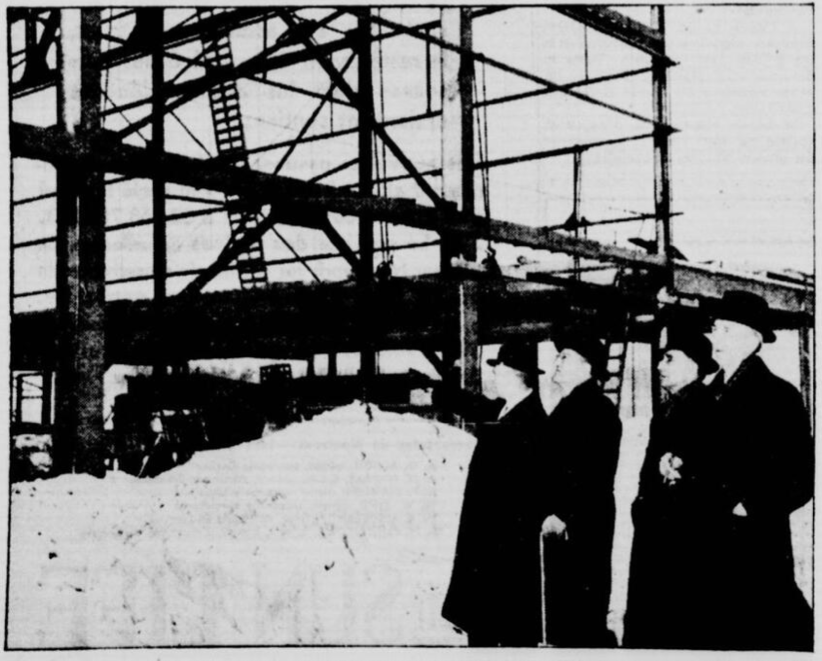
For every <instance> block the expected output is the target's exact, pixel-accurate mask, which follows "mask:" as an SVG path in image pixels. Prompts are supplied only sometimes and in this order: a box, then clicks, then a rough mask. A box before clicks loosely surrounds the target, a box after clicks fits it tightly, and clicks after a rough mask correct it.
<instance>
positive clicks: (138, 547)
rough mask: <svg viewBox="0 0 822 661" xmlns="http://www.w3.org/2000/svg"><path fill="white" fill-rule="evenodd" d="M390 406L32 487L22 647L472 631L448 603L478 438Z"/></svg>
mask: <svg viewBox="0 0 822 661" xmlns="http://www.w3.org/2000/svg"><path fill="white" fill-rule="evenodd" d="M372 412H373V420H370V419H369V415H368V411H367V410H366V409H365V407H364V406H363V405H361V404H358V403H355V404H352V405H350V406H347V407H343V408H340V409H337V410H334V411H331V412H328V413H326V414H323V415H321V416H319V417H317V418H315V419H314V420H312V421H310V422H306V423H302V424H299V425H293V426H291V427H289V428H287V429H285V430H282V431H279V432H276V433H273V434H271V435H269V436H266V437H264V438H262V439H260V440H258V441H253V442H250V443H246V444H243V445H240V446H236V447H233V448H229V449H225V450H215V451H211V452H202V453H199V454H197V455H196V456H195V457H194V458H193V459H192V460H191V461H190V462H189V463H188V464H186V465H184V466H181V467H179V468H176V469H174V470H172V471H170V472H168V473H165V474H163V475H161V476H159V477H157V478H154V479H148V480H145V479H144V480H138V479H136V478H133V477H131V476H128V475H126V474H122V473H109V475H108V476H107V477H106V478H105V479H102V480H100V479H96V478H93V477H90V476H86V475H64V476H61V477H59V478H55V479H52V480H46V481H42V480H38V481H35V482H29V483H21V484H16V485H14V486H13V488H12V491H13V493H12V509H11V547H10V574H9V575H10V579H9V621H8V626H9V630H8V644H9V647H11V648H52V647H61V648H74V647H77V648H83V647H102V646H144V645H158V646H180V645H284V644H298V645H300V644H302V645H326V644H332V645H333V644H338V645H385V644H388V645H455V644H456V645H459V644H463V643H464V640H465V639H464V637H463V636H461V635H460V634H458V633H456V632H455V631H454V629H453V628H452V627H451V626H450V625H449V624H448V623H447V622H446V621H445V620H443V619H442V618H441V617H440V608H441V605H442V600H443V598H444V594H445V590H446V589H447V586H448V581H449V578H450V572H451V564H452V560H453V553H454V547H455V542H456V534H457V527H458V523H459V512H460V507H461V501H462V493H463V489H464V485H465V476H466V472H467V466H468V462H469V461H470V456H471V452H472V451H473V447H474V439H473V438H472V437H471V436H469V435H467V434H465V433H463V432H461V431H459V430H457V429H454V428H452V427H448V426H446V425H442V424H438V423H433V422H430V421H426V420H424V419H422V418H419V417H417V416H413V415H400V414H394V413H387V412H383V411H379V410H378V409H376V408H374V409H372Z"/></svg>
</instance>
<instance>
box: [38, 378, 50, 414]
mask: <svg viewBox="0 0 822 661" xmlns="http://www.w3.org/2000/svg"><path fill="white" fill-rule="evenodd" d="M42 395H43V405H42V407H41V408H40V424H41V425H43V426H46V427H47V426H49V425H51V372H48V371H46V372H43V390H42Z"/></svg>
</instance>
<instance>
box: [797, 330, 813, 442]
mask: <svg viewBox="0 0 822 661" xmlns="http://www.w3.org/2000/svg"><path fill="white" fill-rule="evenodd" d="M798 332H799V386H800V391H801V392H802V399H803V400H804V402H805V408H806V409H807V411H808V415H809V418H810V423H811V431H813V428H814V422H815V420H814V404H815V402H814V399H815V398H814V382H813V372H814V370H813V363H814V360H813V327H812V326H804V327H802V328H800V329H799V331H798Z"/></svg>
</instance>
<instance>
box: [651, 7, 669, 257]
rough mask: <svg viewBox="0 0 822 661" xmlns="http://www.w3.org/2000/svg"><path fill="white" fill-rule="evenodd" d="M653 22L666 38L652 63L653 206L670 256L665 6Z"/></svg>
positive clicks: (660, 246)
mask: <svg viewBox="0 0 822 661" xmlns="http://www.w3.org/2000/svg"><path fill="white" fill-rule="evenodd" d="M651 25H652V27H653V28H654V29H655V30H658V31H659V33H660V34H661V35H662V38H663V55H662V56H654V57H653V64H652V69H653V71H652V87H653V95H654V98H653V117H654V122H657V125H656V126H655V128H654V206H655V210H656V252H657V254H662V255H665V256H666V257H667V256H668V254H669V252H670V246H671V242H672V241H673V237H672V233H671V158H670V142H671V133H670V130H669V129H668V115H669V113H668V68H667V65H666V62H665V57H664V50H665V45H664V44H665V42H664V38H665V7H664V6H663V5H656V6H654V7H651Z"/></svg>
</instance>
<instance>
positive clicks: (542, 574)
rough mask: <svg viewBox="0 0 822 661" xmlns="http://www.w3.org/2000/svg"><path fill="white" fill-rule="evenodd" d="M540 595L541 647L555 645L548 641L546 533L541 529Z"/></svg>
mask: <svg viewBox="0 0 822 661" xmlns="http://www.w3.org/2000/svg"><path fill="white" fill-rule="evenodd" d="M539 596H540V606H541V608H540V611H541V615H542V642H541V643H540V644H539V647H553V645H550V644H549V643H548V624H547V611H548V605H547V600H546V598H545V534H544V533H543V532H542V531H541V530H540V531H539Z"/></svg>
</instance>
